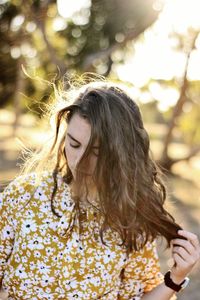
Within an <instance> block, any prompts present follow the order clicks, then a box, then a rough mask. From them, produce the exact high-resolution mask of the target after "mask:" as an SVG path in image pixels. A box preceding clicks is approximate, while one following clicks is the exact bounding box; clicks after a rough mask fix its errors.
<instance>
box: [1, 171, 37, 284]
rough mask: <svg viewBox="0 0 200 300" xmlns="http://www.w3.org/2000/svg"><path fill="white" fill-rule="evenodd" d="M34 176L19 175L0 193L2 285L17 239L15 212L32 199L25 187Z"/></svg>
mask: <svg viewBox="0 0 200 300" xmlns="http://www.w3.org/2000/svg"><path fill="white" fill-rule="evenodd" d="M30 179H33V176H30V175H27V176H26V177H24V176H18V177H17V178H15V179H14V180H13V181H12V182H11V183H10V184H8V186H7V187H6V188H5V189H4V191H3V192H2V193H0V286H1V283H2V279H3V275H4V270H5V266H6V263H7V261H8V259H9V257H10V255H11V253H12V249H13V244H14V239H15V229H14V228H15V225H16V218H15V213H16V211H17V210H18V209H19V208H20V204H24V203H25V202H27V200H28V199H30V193H27V189H26V188H25V187H26V186H27V185H28V184H30V183H31V180H30ZM28 182H29V183H28Z"/></svg>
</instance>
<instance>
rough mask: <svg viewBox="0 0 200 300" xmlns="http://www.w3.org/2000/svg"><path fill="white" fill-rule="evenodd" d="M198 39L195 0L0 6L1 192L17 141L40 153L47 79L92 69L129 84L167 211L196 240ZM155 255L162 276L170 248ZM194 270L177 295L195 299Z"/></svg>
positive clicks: (199, 9) (14, 162)
mask: <svg viewBox="0 0 200 300" xmlns="http://www.w3.org/2000/svg"><path fill="white" fill-rule="evenodd" d="M199 33H200V1H199V0H163V1H161V0H160V1H159V0H75V1H72V0H57V1H53V0H43V1H42V0H41V1H40V0H32V1H31V0H24V1H23V0H12V1H9V0H0V189H1V191H2V190H3V189H4V187H5V186H6V185H7V184H8V183H9V182H10V181H11V180H12V179H14V177H15V176H17V174H18V173H19V164H20V163H21V162H22V157H21V155H20V153H21V149H22V143H23V144H24V145H25V146H26V147H27V148H31V149H36V148H37V147H39V146H41V145H42V143H43V141H44V138H45V136H46V133H47V131H48V130H49V127H50V125H49V124H46V123H45V120H43V118H42V114H43V109H45V104H46V103H47V102H48V101H49V99H51V97H53V90H52V87H51V85H49V84H48V82H54V83H56V84H57V83H59V81H60V80H63V76H64V78H67V76H68V75H71V74H78V75H81V74H83V73H84V72H95V73H97V74H99V75H103V76H106V77H107V78H110V79H112V80H115V81H117V82H125V83H126V84H127V85H128V86H129V88H130V92H131V95H132V97H133V98H134V99H135V100H136V101H137V103H138V104H139V106H140V108H141V111H142V115H143V119H144V123H145V127H146V129H147V131H148V132H149V135H150V138H151V149H152V155H153V157H154V159H155V160H156V161H157V162H158V163H159V165H160V166H161V167H162V169H163V172H164V173H165V175H166V184H167V186H168V190H169V200H168V207H169V210H170V211H171V212H172V213H173V215H174V216H175V217H176V219H177V221H178V222H179V223H180V225H182V226H183V227H185V228H186V229H188V230H191V231H193V232H194V233H196V234H198V235H199V236H200V34H199ZM66 88H67V81H66ZM159 249H160V250H159V251H160V258H161V267H162V270H163V272H165V271H166V270H167V269H168V265H167V262H168V258H169V252H168V251H164V252H163V245H160V246H159ZM199 274H200V267H199V266H197V267H196V268H195V270H194V271H193V272H192V274H191V278H192V279H193V280H192V281H191V284H190V286H189V287H188V288H187V289H186V291H185V292H184V293H182V294H180V296H179V297H178V299H182V300H186V299H187V300H188V299H189V300H197V299H199V293H200V285H199V284H200V276H199Z"/></svg>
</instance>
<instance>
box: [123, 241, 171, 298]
mask: <svg viewBox="0 0 200 300" xmlns="http://www.w3.org/2000/svg"><path fill="white" fill-rule="evenodd" d="M161 282H163V275H162V273H161V272H160V263H159V258H158V254H157V249H156V242H155V241H153V242H147V244H146V245H145V246H144V248H143V249H141V250H139V251H133V252H132V253H130V254H129V259H128V262H127V264H126V266H125V268H124V273H123V276H122V281H121V286H120V291H119V298H118V299H119V300H139V299H141V297H142V296H143V295H144V294H145V293H147V292H149V291H151V290H152V289H153V288H154V287H156V286H157V285H159V284H160V283H161ZM172 299H176V298H171V300H172Z"/></svg>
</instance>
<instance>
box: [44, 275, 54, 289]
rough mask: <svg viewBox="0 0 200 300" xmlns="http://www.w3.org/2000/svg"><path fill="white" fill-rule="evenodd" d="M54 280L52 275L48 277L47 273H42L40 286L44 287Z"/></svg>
mask: <svg viewBox="0 0 200 300" xmlns="http://www.w3.org/2000/svg"><path fill="white" fill-rule="evenodd" d="M54 281H55V278H54V277H50V276H48V275H47V274H44V275H42V279H41V286H43V287H45V286H47V285H48V284H49V283H53V282H54Z"/></svg>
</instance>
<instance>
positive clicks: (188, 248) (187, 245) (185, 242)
mask: <svg viewBox="0 0 200 300" xmlns="http://www.w3.org/2000/svg"><path fill="white" fill-rule="evenodd" d="M175 245H178V246H181V247H184V248H185V249H186V251H187V252H188V253H189V254H191V255H192V254H193V253H194V251H196V248H195V247H194V245H193V244H192V243H191V242H190V241H188V240H181V239H174V240H172V246H173V247H174V246H175Z"/></svg>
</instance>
